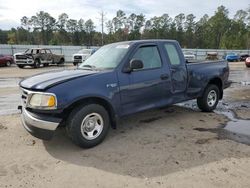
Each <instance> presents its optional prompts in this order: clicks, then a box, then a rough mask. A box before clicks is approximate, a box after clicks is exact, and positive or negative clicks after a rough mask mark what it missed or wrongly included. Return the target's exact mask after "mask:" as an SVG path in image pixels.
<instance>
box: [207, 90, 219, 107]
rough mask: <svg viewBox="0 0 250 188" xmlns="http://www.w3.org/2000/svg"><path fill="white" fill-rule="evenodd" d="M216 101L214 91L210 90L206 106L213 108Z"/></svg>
mask: <svg viewBox="0 0 250 188" xmlns="http://www.w3.org/2000/svg"><path fill="white" fill-rule="evenodd" d="M216 101H217V93H216V91H215V90H211V91H210V92H209V93H208V95H207V104H208V106H209V107H212V106H214V104H215V103H216Z"/></svg>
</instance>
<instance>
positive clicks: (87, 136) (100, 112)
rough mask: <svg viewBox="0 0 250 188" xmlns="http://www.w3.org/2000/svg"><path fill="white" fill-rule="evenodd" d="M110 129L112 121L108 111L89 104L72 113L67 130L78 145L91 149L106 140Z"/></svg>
mask: <svg viewBox="0 0 250 188" xmlns="http://www.w3.org/2000/svg"><path fill="white" fill-rule="evenodd" d="M109 127H110V120H109V114H108V112H107V111H106V109H105V108H104V107H103V106H101V105H99V104H88V105H83V106H80V107H77V108H75V109H74V110H73V111H72V112H71V114H70V116H69V118H68V122H67V126H66V129H67V133H68V135H69V137H70V138H71V139H72V141H73V142H74V143H75V144H76V145H78V146H80V147H82V148H91V147H94V146H96V145H98V144H100V143H101V142H102V141H103V140H104V138H105V136H106V135H107V133H108V130H109Z"/></svg>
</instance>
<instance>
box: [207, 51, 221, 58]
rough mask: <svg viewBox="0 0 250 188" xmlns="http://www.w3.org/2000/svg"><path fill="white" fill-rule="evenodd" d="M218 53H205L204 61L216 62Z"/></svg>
mask: <svg viewBox="0 0 250 188" xmlns="http://www.w3.org/2000/svg"><path fill="white" fill-rule="evenodd" d="M218 59H219V57H218V53H217V52H207V55H206V60H218Z"/></svg>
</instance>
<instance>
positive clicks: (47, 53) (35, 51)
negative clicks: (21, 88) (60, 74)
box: [14, 48, 64, 68]
mask: <svg viewBox="0 0 250 188" xmlns="http://www.w3.org/2000/svg"><path fill="white" fill-rule="evenodd" d="M14 60H15V62H16V64H17V66H18V67H19V68H24V67H25V66H32V67H34V68H38V67H40V66H41V65H43V66H44V67H46V66H49V64H57V65H60V64H63V63H64V55H56V54H53V53H52V52H51V50H50V49H47V48H32V49H27V50H26V51H25V52H23V53H16V54H15V55H14Z"/></svg>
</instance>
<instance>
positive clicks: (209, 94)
mask: <svg viewBox="0 0 250 188" xmlns="http://www.w3.org/2000/svg"><path fill="white" fill-rule="evenodd" d="M219 94H220V91H219V88H218V86H216V85H213V84H210V85H208V86H207V87H206V89H205V91H204V93H203V95H202V96H201V97H199V98H197V105H198V107H199V108H200V109H201V110H202V111H204V112H211V111H213V110H214V109H215V108H216V106H217V104H218V102H219V96H220V95H219Z"/></svg>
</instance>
